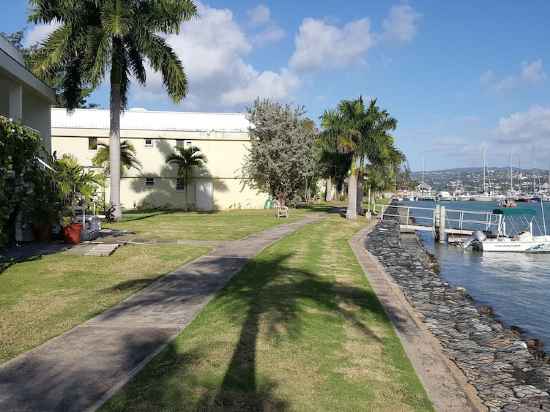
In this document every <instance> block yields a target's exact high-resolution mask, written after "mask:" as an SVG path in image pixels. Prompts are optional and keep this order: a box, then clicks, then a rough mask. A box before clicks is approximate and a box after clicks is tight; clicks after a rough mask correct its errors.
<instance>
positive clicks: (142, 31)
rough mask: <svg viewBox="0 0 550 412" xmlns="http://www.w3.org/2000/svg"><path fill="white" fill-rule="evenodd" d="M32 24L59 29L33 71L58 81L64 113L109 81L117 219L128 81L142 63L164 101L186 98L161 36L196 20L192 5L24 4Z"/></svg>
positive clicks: (132, 1)
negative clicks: (159, 81) (155, 76)
mask: <svg viewBox="0 0 550 412" xmlns="http://www.w3.org/2000/svg"><path fill="white" fill-rule="evenodd" d="M30 2H31V6H32V10H31V15H30V21H32V22H33V23H46V24H47V23H52V22H57V23H60V24H61V25H60V27H59V28H58V29H56V30H55V31H54V32H53V33H51V34H50V35H49V36H48V38H47V39H46V40H45V41H44V42H43V44H42V45H41V47H40V48H39V49H38V50H37V51H36V53H35V54H34V57H33V68H34V72H35V73H36V74H37V75H38V76H39V77H42V78H49V77H54V76H60V79H61V84H62V87H63V98H64V100H65V102H66V103H67V108H68V109H72V108H75V107H76V106H77V105H78V101H79V99H80V98H81V95H82V94H81V92H82V90H85V89H86V88H88V87H90V88H92V89H93V88H96V87H97V86H98V85H99V84H100V83H102V82H103V81H104V80H105V78H106V77H108V78H109V81H110V112H111V113H110V132H109V137H110V143H109V145H110V147H111V150H110V164H111V173H110V184H111V187H110V192H111V194H110V199H111V203H112V204H113V207H114V209H115V212H114V216H115V219H119V218H120V216H121V214H122V212H121V205H120V114H121V111H122V110H124V109H125V108H126V105H127V98H128V88H129V85H130V78H131V77H133V78H134V79H136V80H137V82H138V83H140V84H142V85H144V84H145V83H146V69H145V62H148V64H149V66H150V67H151V68H152V69H153V70H154V71H158V72H160V73H161V75H162V78H163V83H164V86H165V88H166V89H167V91H168V94H169V96H170V97H171V98H172V99H173V100H174V101H175V102H179V101H181V100H182V99H183V98H184V97H185V95H186V93H187V79H186V76H185V73H184V71H183V67H182V63H181V61H180V59H179V58H178V56H177V55H176V54H175V52H174V51H173V50H172V48H171V47H170V46H169V45H168V43H167V42H166V40H165V39H164V37H163V36H162V34H163V33H166V34H170V33H178V32H179V29H180V25H181V23H182V22H183V21H185V20H189V19H191V18H192V17H193V16H195V15H196V14H197V8H196V6H195V4H194V3H193V1H191V0H163V1H140V0H103V1H98V0H71V1H66V0H49V1H48V0H30Z"/></svg>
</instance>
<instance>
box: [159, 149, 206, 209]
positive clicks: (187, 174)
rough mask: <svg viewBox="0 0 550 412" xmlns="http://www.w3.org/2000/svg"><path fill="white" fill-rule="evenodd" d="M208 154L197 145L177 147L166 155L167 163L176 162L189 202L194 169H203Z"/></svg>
mask: <svg viewBox="0 0 550 412" xmlns="http://www.w3.org/2000/svg"><path fill="white" fill-rule="evenodd" d="M206 162H207V160H206V156H205V155H204V154H203V153H202V152H201V149H199V148H198V147H197V146H189V147H176V151H175V152H173V153H171V154H169V155H168V156H167V157H166V163H168V164H175V165H176V166H177V168H178V172H177V173H178V179H182V183H183V186H184V187H185V201H186V203H188V202H189V196H188V195H189V193H188V187H189V185H190V183H191V181H192V179H193V170H194V169H201V168H203V167H204V165H205V164H206Z"/></svg>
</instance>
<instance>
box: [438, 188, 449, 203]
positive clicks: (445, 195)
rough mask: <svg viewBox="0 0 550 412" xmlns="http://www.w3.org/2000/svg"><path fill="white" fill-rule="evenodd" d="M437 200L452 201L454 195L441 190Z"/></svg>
mask: <svg viewBox="0 0 550 412" xmlns="http://www.w3.org/2000/svg"><path fill="white" fill-rule="evenodd" d="M437 200H439V201H440V202H450V201H451V200H453V197H452V196H451V194H450V193H449V192H446V191H441V192H439V193H438V194H437Z"/></svg>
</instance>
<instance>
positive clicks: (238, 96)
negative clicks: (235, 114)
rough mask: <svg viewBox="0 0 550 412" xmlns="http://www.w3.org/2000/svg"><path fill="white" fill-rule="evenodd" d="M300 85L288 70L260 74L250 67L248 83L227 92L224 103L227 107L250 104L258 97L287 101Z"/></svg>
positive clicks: (223, 96) (224, 95) (223, 97)
mask: <svg viewBox="0 0 550 412" xmlns="http://www.w3.org/2000/svg"><path fill="white" fill-rule="evenodd" d="M299 84H300V80H299V79H298V77H297V76H296V75H295V74H293V73H292V72H290V71H288V70H282V71H281V73H275V72H272V71H264V72H261V73H258V72H257V71H255V70H254V69H252V68H251V67H250V71H249V81H248V83H245V84H243V85H241V86H240V87H238V88H234V89H232V90H230V91H228V92H225V93H224V94H223V95H222V101H223V102H224V104H227V105H239V104H244V103H249V102H251V101H253V100H254V99H255V98H256V97H258V96H260V97H270V98H272V99H275V100H279V99H285V98H286V97H287V96H288V95H289V94H290V92H291V91H292V90H293V89H295V88H296V87H297V86H298V85H299Z"/></svg>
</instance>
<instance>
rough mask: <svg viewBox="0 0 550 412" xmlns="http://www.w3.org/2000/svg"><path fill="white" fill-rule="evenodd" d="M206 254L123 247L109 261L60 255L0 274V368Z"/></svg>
mask: <svg viewBox="0 0 550 412" xmlns="http://www.w3.org/2000/svg"><path fill="white" fill-rule="evenodd" d="M207 250H208V249H206V248H198V247H188V246H167V245H162V246H137V245H127V246H124V247H122V248H120V249H119V250H118V251H117V252H116V253H115V254H114V255H112V256H110V257H92V256H75V255H71V254H68V253H67V252H63V253H57V254H53V255H48V256H43V257H42V258H39V259H36V260H33V261H28V262H21V263H17V264H14V265H13V266H11V267H9V268H8V269H6V270H5V271H4V272H2V273H0V363H2V362H5V361H7V360H8V359H11V358H13V357H15V356H16V355H18V354H20V353H22V352H24V351H27V350H29V349H32V348H33V347H36V346H38V345H40V344H41V343H43V342H45V341H46V340H48V339H50V338H52V337H54V336H57V335H59V334H61V333H63V332H65V331H67V330H68V329H71V328H72V327H74V326H76V325H78V324H80V323H82V322H84V321H85V320H87V319H90V318H92V317H93V316H95V315H97V314H99V313H101V312H103V311H104V310H105V309H107V308H109V307H110V306H113V305H114V304H116V303H118V302H120V301H121V300H123V299H125V298H126V297H127V296H129V295H131V294H132V293H135V292H136V291H138V290H139V289H141V288H143V287H144V286H146V285H147V284H149V283H150V282H151V281H152V280H153V279H155V278H157V277H159V276H161V275H163V274H165V273H167V272H170V271H172V270H174V269H176V268H177V267H179V266H180V265H182V264H183V263H185V262H187V261H189V260H191V259H193V258H195V257H197V256H200V255H202V254H204V253H206V252H207Z"/></svg>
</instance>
